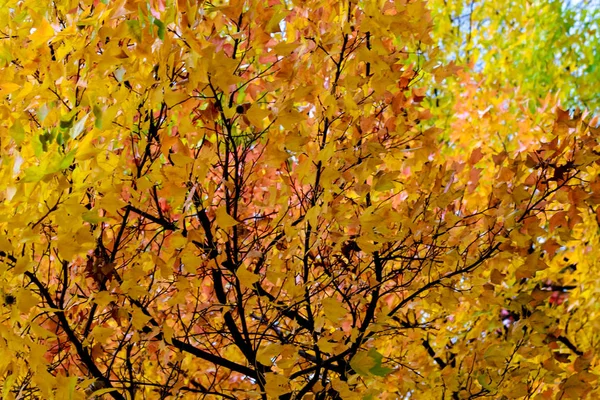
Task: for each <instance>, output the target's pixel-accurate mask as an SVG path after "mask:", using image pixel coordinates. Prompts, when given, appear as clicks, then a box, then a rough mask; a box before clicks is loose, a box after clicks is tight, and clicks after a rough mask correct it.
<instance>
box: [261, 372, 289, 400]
mask: <svg viewBox="0 0 600 400" xmlns="http://www.w3.org/2000/svg"><path fill="white" fill-rule="evenodd" d="M265 381H266V382H267V383H266V384H265V392H267V396H269V398H272V399H278V398H279V396H281V395H283V394H285V393H287V392H288V386H289V385H288V379H287V378H286V377H285V376H283V375H278V374H275V373H273V372H269V373H266V374H265Z"/></svg>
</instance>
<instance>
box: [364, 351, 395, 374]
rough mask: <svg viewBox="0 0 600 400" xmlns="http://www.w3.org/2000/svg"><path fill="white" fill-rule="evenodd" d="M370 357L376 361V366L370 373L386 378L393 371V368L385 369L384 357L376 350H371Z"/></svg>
mask: <svg viewBox="0 0 600 400" xmlns="http://www.w3.org/2000/svg"><path fill="white" fill-rule="evenodd" d="M369 357H371V358H372V359H373V360H375V366H374V367H373V368H371V369H370V370H369V372H370V373H371V374H373V375H375V376H386V375H387V374H389V373H390V372H392V371H393V369H391V368H387V367H383V366H382V365H381V364H382V362H383V355H382V354H381V353H379V352H378V351H377V350H375V349H371V350H369Z"/></svg>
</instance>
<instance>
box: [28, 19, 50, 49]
mask: <svg viewBox="0 0 600 400" xmlns="http://www.w3.org/2000/svg"><path fill="white" fill-rule="evenodd" d="M53 36H54V28H52V26H51V25H50V23H49V22H48V20H46V18H42V19H41V20H40V21H38V22H37V23H36V24H35V32H33V33H32V34H31V35H29V39H31V45H32V46H33V47H40V46H41V45H44V44H46V43H47V42H48V41H49V40H50V39H52V37H53Z"/></svg>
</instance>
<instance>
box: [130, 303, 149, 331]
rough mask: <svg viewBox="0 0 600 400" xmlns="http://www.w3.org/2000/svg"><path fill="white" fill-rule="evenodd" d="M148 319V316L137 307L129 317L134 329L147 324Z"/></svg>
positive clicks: (141, 327)
mask: <svg viewBox="0 0 600 400" xmlns="http://www.w3.org/2000/svg"><path fill="white" fill-rule="evenodd" d="M148 321H150V317H149V316H147V315H146V314H144V313H143V312H142V310H140V309H139V308H136V309H135V311H134V312H133V315H132V317H131V325H133V327H134V328H135V329H137V330H141V329H143V328H144V327H145V326H146V325H147V324H148Z"/></svg>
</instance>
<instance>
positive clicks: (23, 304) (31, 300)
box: [17, 290, 40, 313]
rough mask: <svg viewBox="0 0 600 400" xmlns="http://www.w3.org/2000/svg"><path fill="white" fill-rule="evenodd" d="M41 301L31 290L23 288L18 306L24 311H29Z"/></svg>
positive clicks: (18, 297) (18, 298)
mask: <svg viewBox="0 0 600 400" xmlns="http://www.w3.org/2000/svg"><path fill="white" fill-rule="evenodd" d="M39 302H40V300H39V298H38V297H37V296H35V295H34V294H33V293H31V292H30V291H29V290H22V291H21V292H19V295H18V296H17V306H18V307H19V310H20V311H21V312H24V313H26V312H29V310H30V309H31V308H32V307H34V306H37V305H38V304H39Z"/></svg>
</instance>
